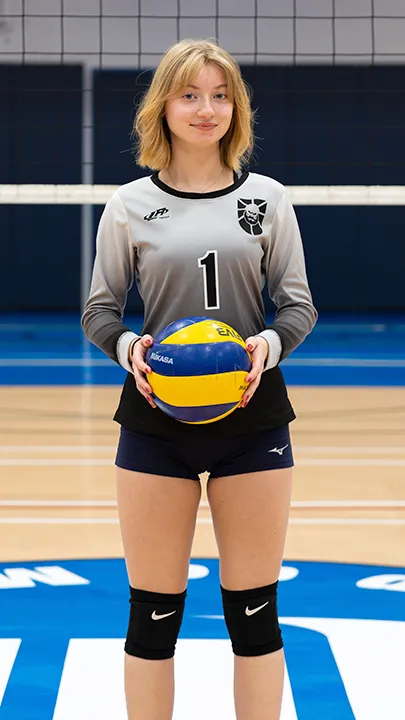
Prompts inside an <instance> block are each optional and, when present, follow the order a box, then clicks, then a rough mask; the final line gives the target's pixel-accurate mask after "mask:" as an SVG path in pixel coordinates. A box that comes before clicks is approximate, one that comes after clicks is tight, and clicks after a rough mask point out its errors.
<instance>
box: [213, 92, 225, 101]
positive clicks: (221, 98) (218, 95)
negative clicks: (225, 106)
mask: <svg viewBox="0 0 405 720" xmlns="http://www.w3.org/2000/svg"><path fill="white" fill-rule="evenodd" d="M215 97H216V98H217V100H225V98H226V95H225V93H217V94H216V95H215Z"/></svg>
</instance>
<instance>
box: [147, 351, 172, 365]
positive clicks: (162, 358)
mask: <svg viewBox="0 0 405 720" xmlns="http://www.w3.org/2000/svg"><path fill="white" fill-rule="evenodd" d="M150 357H151V360H157V361H158V362H164V363H170V365H173V358H170V357H167V355H158V354H157V353H155V352H153V353H151V356H150Z"/></svg>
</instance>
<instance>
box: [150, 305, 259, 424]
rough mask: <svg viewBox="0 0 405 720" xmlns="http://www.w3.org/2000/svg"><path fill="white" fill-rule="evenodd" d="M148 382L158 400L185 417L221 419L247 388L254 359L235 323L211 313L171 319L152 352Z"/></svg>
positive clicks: (169, 411) (199, 420) (169, 412)
mask: <svg viewBox="0 0 405 720" xmlns="http://www.w3.org/2000/svg"><path fill="white" fill-rule="evenodd" d="M146 362H147V363H148V365H149V366H150V367H151V369H152V372H151V373H150V374H149V375H148V382H149V384H150V386H151V388H152V391H153V395H152V397H153V399H154V401H155V403H156V405H157V406H158V407H159V408H160V409H161V410H163V412H165V413H166V414H167V415H170V417H172V418H175V419H176V420H179V421H180V422H184V423H191V424H205V423H211V422H215V421H217V420H221V419H222V418H224V417H226V416H227V415H229V414H230V413H231V412H233V411H234V410H235V409H236V408H237V407H238V405H239V403H240V401H241V399H242V395H243V393H244V392H245V390H246V389H247V387H248V385H247V383H246V375H247V373H248V372H249V370H250V369H251V359H250V355H249V353H248V351H247V350H246V347H245V343H244V341H243V338H242V337H241V336H240V335H239V334H238V333H237V332H236V330H234V329H233V328H232V327H230V325H227V324H226V323H223V322H220V321H219V320H213V319H212V318H208V317H187V318H183V319H182V320H176V321H175V322H172V323H170V325H168V326H167V327H166V328H164V330H162V331H161V332H160V333H159V334H158V335H157V336H156V337H155V339H154V342H153V345H152V347H151V348H149V349H148V351H147V353H146Z"/></svg>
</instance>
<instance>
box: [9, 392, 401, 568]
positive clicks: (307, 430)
mask: <svg viewBox="0 0 405 720" xmlns="http://www.w3.org/2000/svg"><path fill="white" fill-rule="evenodd" d="M289 393H290V397H291V400H292V402H293V405H294V407H295V409H296V412H297V415H298V420H296V421H295V422H294V423H293V424H292V426H291V430H292V436H293V443H294V445H293V447H294V453H295V461H296V468H295V483H294V492H293V505H292V510H291V520H290V527H289V533H288V540H287V547H286V555H285V557H286V559H290V560H327V561H343V562H344V561H347V562H360V563H376V564H385V565H405V442H404V440H405V388H341V387H336V388H319V387H315V388H312V387H302V388H299V387H293V388H290V391H289ZM118 395H119V388H118V387H116V386H114V387H103V386H97V387H90V386H83V387H2V388H0V398H1V401H0V437H1V438H2V439H1V441H0V442H1V445H0V561H3V562H9V561H28V560H49V559H68V558H95V557H120V556H122V546H121V539H120V533H119V527H118V522H117V512H116V506H115V469H114V464H113V459H114V451H115V446H116V442H117V436H118V426H117V425H116V424H115V423H114V422H112V420H111V416H112V414H113V411H114V409H115V406H116V403H117V398H118ZM193 556H194V557H216V556H217V549H216V545H215V540H214V535H213V530H212V525H211V519H210V514H209V509H208V507H207V504H206V500H205V495H204V499H203V501H202V503H201V508H200V512H199V516H198V525H197V528H196V534H195V541H194V547H193Z"/></svg>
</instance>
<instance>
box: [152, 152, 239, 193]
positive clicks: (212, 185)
mask: <svg viewBox="0 0 405 720" xmlns="http://www.w3.org/2000/svg"><path fill="white" fill-rule="evenodd" d="M173 149H174V148H173ZM160 178H161V180H162V181H163V182H165V183H166V184H167V185H170V186H172V187H175V188H176V189H177V190H181V191H184V192H197V193H198V192H210V191H214V190H219V189H222V188H224V187H228V186H229V185H231V184H232V182H233V172H232V170H231V169H230V168H227V167H224V166H223V165H222V163H221V158H220V155H219V152H218V149H217V148H215V152H210V151H209V150H207V149H206V148H204V150H202V151H201V152H193V153H190V152H187V151H186V150H184V149H183V148H176V149H175V151H174V152H173V154H172V159H171V162H170V165H169V167H168V168H167V169H166V170H162V171H161V172H160Z"/></svg>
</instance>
